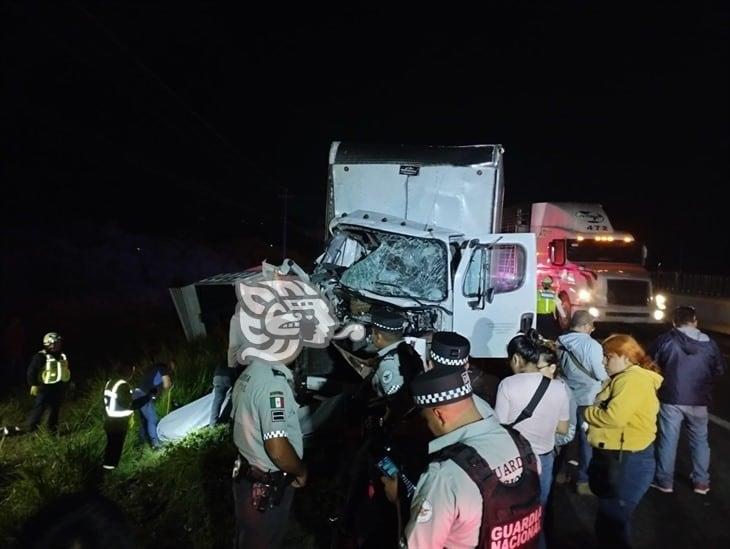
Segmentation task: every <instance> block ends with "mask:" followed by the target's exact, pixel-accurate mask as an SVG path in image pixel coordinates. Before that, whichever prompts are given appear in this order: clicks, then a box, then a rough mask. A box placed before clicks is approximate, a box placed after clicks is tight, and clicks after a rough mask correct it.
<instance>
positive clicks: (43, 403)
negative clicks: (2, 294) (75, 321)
mask: <svg viewBox="0 0 730 549" xmlns="http://www.w3.org/2000/svg"><path fill="white" fill-rule="evenodd" d="M27 378H28V385H30V394H31V396H34V397H35V403H34V404H33V409H32V410H31V412H30V416H29V418H28V430H29V431H34V430H35V429H36V428H37V427H38V424H39V423H40V421H41V416H42V415H43V412H44V411H45V410H46V408H48V409H49V410H50V412H49V414H48V429H49V430H50V431H52V432H55V431H56V429H57V428H58V414H59V411H60V409H61V402H62V400H63V395H64V393H65V389H66V386H67V385H68V383H69V382H70V381H71V370H70V369H69V367H68V358H66V355H65V354H64V353H62V352H61V336H60V335H58V334H57V333H56V332H50V333H47V334H46V335H44V336H43V349H41V350H40V351H38V352H37V353H36V354H35V355H33V358H32V359H31V361H30V365H29V366H28V372H27Z"/></svg>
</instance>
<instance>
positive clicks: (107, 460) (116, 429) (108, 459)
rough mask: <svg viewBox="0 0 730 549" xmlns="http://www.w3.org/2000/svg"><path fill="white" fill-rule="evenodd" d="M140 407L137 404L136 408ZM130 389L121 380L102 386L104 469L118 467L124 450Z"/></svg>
mask: <svg viewBox="0 0 730 549" xmlns="http://www.w3.org/2000/svg"><path fill="white" fill-rule="evenodd" d="M141 405H142V403H141V402H139V403H138V404H137V408H139V407H140V406H141ZM133 409H134V405H133V402H132V387H131V386H130V385H129V383H127V382H126V381H125V380H123V379H118V380H115V381H113V380H109V381H107V382H106V385H105V386H104V412H105V414H106V418H105V420H104V432H105V433H106V448H105V450H104V463H103V465H102V466H103V467H104V469H109V470H111V469H114V468H115V467H116V466H117V465H119V459H120V458H121V456H122V448H124V439H125V438H126V436H127V429H128V428H129V416H131V415H132V412H133Z"/></svg>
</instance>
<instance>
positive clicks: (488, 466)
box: [382, 353, 542, 548]
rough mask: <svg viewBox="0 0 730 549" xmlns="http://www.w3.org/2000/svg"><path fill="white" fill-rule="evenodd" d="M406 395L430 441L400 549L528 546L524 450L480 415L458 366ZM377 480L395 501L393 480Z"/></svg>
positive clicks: (532, 509)
mask: <svg viewBox="0 0 730 549" xmlns="http://www.w3.org/2000/svg"><path fill="white" fill-rule="evenodd" d="M450 354H451V353H449V355H450ZM449 355H446V358H448V357H449ZM410 390H411V393H412V395H413V399H414V402H415V404H416V405H417V406H419V407H420V408H421V412H420V413H421V416H422V417H423V418H424V419H425V421H426V423H427V425H428V428H429V430H430V431H431V432H432V433H433V434H434V435H435V436H436V438H435V439H434V440H432V441H431V442H430V443H429V459H430V463H429V465H428V468H427V470H426V472H425V473H423V474H422V475H421V478H420V479H419V481H418V486H417V487H416V492H415V494H414V496H413V500H412V503H411V514H410V519H409V521H408V523H407V524H406V526H405V539H406V542H407V544H408V546H409V547H485V548H487V547H494V546H495V544H497V542H499V543H500V544H501V545H498V546H500V547H502V546H504V547H511V548H514V547H519V548H525V547H536V546H537V543H538V538H539V534H540V530H541V525H540V518H541V515H542V510H541V507H540V484H539V477H538V469H537V467H538V466H537V460H536V459H535V456H534V454H533V453H532V450H531V449H530V446H529V443H527V441H526V440H525V439H524V438H522V437H521V436H520V435H519V433H517V432H516V431H514V430H508V429H506V428H505V427H503V426H501V425H500V424H499V423H498V422H497V421H496V419H494V417H491V418H488V419H485V418H483V417H482V416H481V415H480V413H479V411H478V409H477V406H476V404H475V402H474V399H473V398H472V388H471V384H470V382H469V376H468V373H467V372H466V371H465V370H464V366H463V364H450V365H438V366H437V367H435V368H432V369H431V370H428V371H427V372H425V373H423V374H420V375H419V376H417V377H416V378H415V379H414V380H413V382H412V383H411V386H410ZM382 481H383V483H384V484H385V487H386V493H387V494H388V498H389V499H391V501H398V482H397V480H395V479H392V478H388V477H383V478H382Z"/></svg>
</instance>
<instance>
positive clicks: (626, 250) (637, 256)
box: [567, 239, 643, 265]
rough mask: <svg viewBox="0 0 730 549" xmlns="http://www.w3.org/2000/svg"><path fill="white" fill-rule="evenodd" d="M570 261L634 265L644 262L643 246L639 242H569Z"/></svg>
mask: <svg viewBox="0 0 730 549" xmlns="http://www.w3.org/2000/svg"><path fill="white" fill-rule="evenodd" d="M567 244H568V246H567V248H568V260H569V261H573V262H575V263H590V262H596V263H632V264H637V265H640V264H641V262H642V253H643V252H642V245H641V244H640V243H638V242H635V241H634V242H624V241H623V240H616V241H613V242H602V241H599V242H597V241H595V240H588V239H586V240H581V241H578V240H568V242H567Z"/></svg>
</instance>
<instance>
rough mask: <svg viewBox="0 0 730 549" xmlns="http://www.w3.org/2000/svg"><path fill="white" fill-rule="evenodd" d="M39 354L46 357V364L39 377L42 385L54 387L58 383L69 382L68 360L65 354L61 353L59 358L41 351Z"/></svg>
mask: <svg viewBox="0 0 730 549" xmlns="http://www.w3.org/2000/svg"><path fill="white" fill-rule="evenodd" d="M41 353H43V354H44V355H45V356H46V363H45V364H44V366H43V370H41V375H40V378H41V379H40V382H41V383H42V384H43V385H54V384H55V383H60V382H64V383H66V382H68V381H70V380H71V370H69V367H68V359H67V358H66V355H65V354H63V353H61V356H60V358H56V357H54V356H53V355H52V354H50V353H48V352H46V351H45V350H43V351H41Z"/></svg>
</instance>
